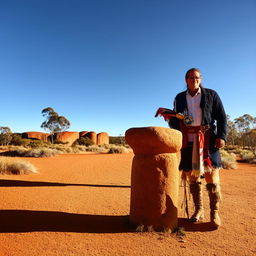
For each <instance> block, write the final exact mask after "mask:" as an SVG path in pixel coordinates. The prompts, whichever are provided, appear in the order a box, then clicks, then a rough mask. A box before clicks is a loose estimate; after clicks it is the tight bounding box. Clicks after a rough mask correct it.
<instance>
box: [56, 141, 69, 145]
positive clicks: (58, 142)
mask: <svg viewBox="0 0 256 256" xmlns="http://www.w3.org/2000/svg"><path fill="white" fill-rule="evenodd" d="M53 144H61V145H67V144H68V141H61V140H54V141H53Z"/></svg>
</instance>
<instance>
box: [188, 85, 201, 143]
mask: <svg viewBox="0 0 256 256" xmlns="http://www.w3.org/2000/svg"><path fill="white" fill-rule="evenodd" d="M201 97H202V92H201V88H200V87H199V90H198V91H197V93H196V94H195V95H194V96H191V95H190V94H189V92H188V91H187V93H186V100H187V106H188V114H189V115H190V116H192V118H193V122H192V124H190V125H192V126H198V125H201V124H202V109H201V108H200V102H201ZM193 138H194V135H193V134H188V141H193Z"/></svg>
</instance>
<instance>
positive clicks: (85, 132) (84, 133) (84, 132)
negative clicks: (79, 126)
mask: <svg viewBox="0 0 256 256" xmlns="http://www.w3.org/2000/svg"><path fill="white" fill-rule="evenodd" d="M87 133H88V131H82V132H79V138H82V137H85V136H86V134H87Z"/></svg>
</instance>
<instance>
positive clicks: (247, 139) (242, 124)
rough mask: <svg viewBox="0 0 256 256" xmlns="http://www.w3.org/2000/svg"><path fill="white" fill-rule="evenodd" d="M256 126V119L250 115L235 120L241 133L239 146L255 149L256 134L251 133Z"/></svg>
mask: <svg viewBox="0 0 256 256" xmlns="http://www.w3.org/2000/svg"><path fill="white" fill-rule="evenodd" d="M255 124H256V118H255V117H252V116H251V115H249V114H244V115H243V116H240V117H238V118H236V119H235V125H236V127H237V130H238V131H239V140H238V142H237V144H239V145H240V146H243V147H245V146H248V147H254V146H253V141H254V133H253V132H250V131H252V130H253V128H254V127H255Z"/></svg>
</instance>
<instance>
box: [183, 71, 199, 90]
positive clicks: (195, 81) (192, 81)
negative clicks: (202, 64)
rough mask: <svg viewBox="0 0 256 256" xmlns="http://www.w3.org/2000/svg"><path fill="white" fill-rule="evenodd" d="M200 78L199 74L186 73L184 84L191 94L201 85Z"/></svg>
mask: <svg viewBox="0 0 256 256" xmlns="http://www.w3.org/2000/svg"><path fill="white" fill-rule="evenodd" d="M201 81H202V78H201V75H200V73H199V72H197V71H191V72H189V73H188V76H187V79H186V83H187V85H188V89H189V91H191V92H194V91H197V90H198V88H199V86H200V84H201Z"/></svg>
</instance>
